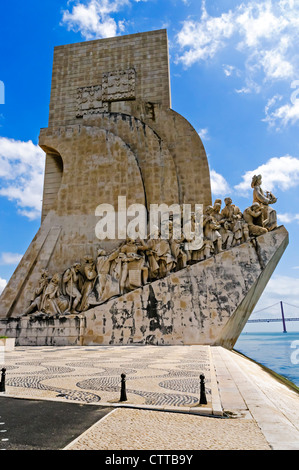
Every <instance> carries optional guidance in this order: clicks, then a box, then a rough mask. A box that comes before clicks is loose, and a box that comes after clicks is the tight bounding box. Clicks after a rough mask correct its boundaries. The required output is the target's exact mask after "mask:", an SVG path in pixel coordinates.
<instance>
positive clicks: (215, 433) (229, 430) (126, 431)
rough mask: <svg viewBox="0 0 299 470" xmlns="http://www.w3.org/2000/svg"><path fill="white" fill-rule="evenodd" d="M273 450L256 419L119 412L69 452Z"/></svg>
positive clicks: (82, 437)
mask: <svg viewBox="0 0 299 470" xmlns="http://www.w3.org/2000/svg"><path fill="white" fill-rule="evenodd" d="M110 449H113V450H136V449H138V450H153V449H159V450H160V451H161V450H270V446H269V444H268V442H267V441H266V439H265V437H264V435H263V434H262V432H261V430H260V429H259V427H258V426H257V425H256V423H255V422H254V421H252V420H247V419H234V420H233V419H222V418H212V417H204V416H195V415H189V414H188V415H186V414H180V413H169V412H158V411H149V410H129V409H116V410H114V411H113V412H112V413H110V415H107V416H106V417H105V418H104V419H103V420H101V421H99V422H98V423H97V424H95V425H94V426H93V427H92V428H91V429H90V430H89V431H88V432H86V433H84V434H83V435H82V436H81V437H80V438H79V439H77V440H76V441H74V442H73V443H71V444H70V445H69V446H68V447H66V449H65V450H110Z"/></svg>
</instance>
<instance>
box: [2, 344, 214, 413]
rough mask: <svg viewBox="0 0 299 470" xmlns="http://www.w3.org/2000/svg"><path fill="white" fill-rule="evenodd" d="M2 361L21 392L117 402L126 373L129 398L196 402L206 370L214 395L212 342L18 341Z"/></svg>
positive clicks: (12, 386) (9, 382)
mask: <svg viewBox="0 0 299 470" xmlns="http://www.w3.org/2000/svg"><path fill="white" fill-rule="evenodd" d="M0 366H1V367H3V366H4V367H6V369H7V373H6V392H7V394H9V395H14V396H20V397H21V396H22V397H30V398H32V397H36V398H49V399H51V398H52V399H61V400H72V401H77V402H82V403H95V404H96V403H98V404H101V403H103V402H105V403H117V402H118V401H119V398H120V387H121V374H123V373H124V374H126V392H127V398H128V400H127V403H128V404H130V403H131V404H143V405H153V406H189V407H190V406H196V405H198V404H199V399H200V378H199V376H200V374H204V375H205V386H206V397H207V400H208V403H210V402H211V399H212V396H211V374H210V371H211V367H213V365H212V364H211V362H210V354H209V346H184V347H177V346H165V347H163V346H146V347H138V346H132V347H130V346H111V347H107V346H105V347H101V346H88V347H61V348H51V347H17V348H15V350H14V351H11V352H8V353H6V354H5V364H0Z"/></svg>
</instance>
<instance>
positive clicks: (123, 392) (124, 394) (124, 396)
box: [119, 374, 127, 401]
mask: <svg viewBox="0 0 299 470" xmlns="http://www.w3.org/2000/svg"><path fill="white" fill-rule="evenodd" d="M119 401H127V392H126V374H121V389H120V400H119Z"/></svg>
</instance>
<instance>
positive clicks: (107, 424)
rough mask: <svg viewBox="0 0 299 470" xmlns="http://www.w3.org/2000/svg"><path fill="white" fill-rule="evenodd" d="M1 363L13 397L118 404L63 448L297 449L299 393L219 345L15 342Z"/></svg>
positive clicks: (298, 444)
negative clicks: (202, 382) (122, 399)
mask: <svg viewBox="0 0 299 470" xmlns="http://www.w3.org/2000/svg"><path fill="white" fill-rule="evenodd" d="M0 366H1V367H3V366H4V367H6V369H7V371H6V392H5V395H6V396H7V397H17V398H30V399H37V400H51V401H60V402H64V403H79V404H80V403H82V404H85V405H86V404H87V405H91V406H92V405H101V406H107V407H111V409H113V411H112V412H111V413H108V414H107V415H106V416H105V417H104V418H103V419H101V420H100V421H99V422H97V423H96V424H94V425H93V426H92V427H91V428H90V429H88V430H87V431H85V432H83V434H82V435H81V436H78V437H77V438H75V439H74V441H73V442H71V443H69V444H68V445H67V447H65V449H67V450H69V449H72V450H73V449H74V450H75V449H80V450H89V449H98V450H129V449H134V450H153V449H160V450H162V449H167V450H179V449H182V450H184V449H193V450H201V449H214V450H215V449H224V450H229V449H236V450H237V449H238V450H242V449H247V450H251V449H275V450H276V449H296V450H298V449H299V428H298V423H299V399H298V394H297V393H296V392H295V391H294V390H292V389H290V388H289V387H287V386H286V385H284V384H282V383H281V382H279V381H278V380H277V379H275V378H273V377H272V376H271V375H270V374H268V373H267V372H265V371H264V370H263V369H262V368H261V367H260V366H259V365H257V364H255V363H253V362H252V361H249V360H248V359H246V358H244V357H242V356H241V355H239V354H237V353H235V352H232V351H227V350H225V349H223V348H221V347H209V346H165V347H163V346H161V347H159V346H145V347H143V346H140V347H139V346H111V347H107V346H105V347H104V346H103V347H102V346H91V347H87V346H86V347H59V348H58V347H57V348H55V347H16V348H15V350H14V351H11V352H7V353H5V356H4V360H3V364H0ZM122 373H125V374H126V391H127V401H126V402H123V403H120V386H121V374H122ZM201 374H204V376H205V387H206V398H207V404H206V405H200V403H199V399H200V379H199V376H200V375H201Z"/></svg>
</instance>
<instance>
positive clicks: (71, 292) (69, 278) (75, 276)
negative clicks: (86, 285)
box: [62, 263, 82, 313]
mask: <svg viewBox="0 0 299 470" xmlns="http://www.w3.org/2000/svg"><path fill="white" fill-rule="evenodd" d="M80 269H81V264H80V263H75V264H74V265H73V266H72V267H71V268H68V269H67V270H66V271H65V272H64V274H63V276H62V292H63V294H64V295H67V296H68V297H69V305H68V311H69V312H70V313H76V312H77V307H78V305H79V303H80V300H81V298H82V294H81V292H80V287H81V286H79V276H80Z"/></svg>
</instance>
